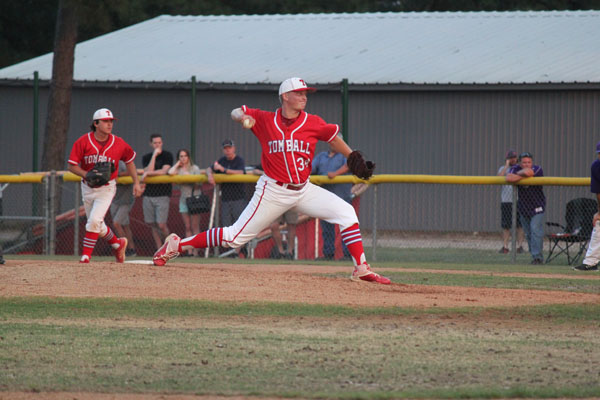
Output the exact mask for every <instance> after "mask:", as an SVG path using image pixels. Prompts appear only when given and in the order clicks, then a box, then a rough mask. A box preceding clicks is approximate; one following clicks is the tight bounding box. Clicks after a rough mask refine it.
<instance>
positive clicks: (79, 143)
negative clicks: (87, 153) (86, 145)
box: [67, 138, 83, 165]
mask: <svg viewBox="0 0 600 400" xmlns="http://www.w3.org/2000/svg"><path fill="white" fill-rule="evenodd" d="M82 156H83V140H81V138H79V139H77V140H76V141H75V143H73V148H72V149H71V155H69V160H68V161H67V162H68V163H69V164H71V165H79V164H80V163H81V157H82Z"/></svg>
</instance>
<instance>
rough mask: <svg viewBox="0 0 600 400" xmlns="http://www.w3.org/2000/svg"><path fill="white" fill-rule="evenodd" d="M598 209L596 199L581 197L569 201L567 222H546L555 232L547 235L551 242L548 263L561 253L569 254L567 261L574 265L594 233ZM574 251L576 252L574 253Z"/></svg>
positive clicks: (566, 215)
mask: <svg viewBox="0 0 600 400" xmlns="http://www.w3.org/2000/svg"><path fill="white" fill-rule="evenodd" d="M596 211H598V205H597V203H596V200H593V199H587V198H583V197H579V198H576V199H573V200H571V201H569V202H568V203H567V207H566V214H565V222H566V225H565V226H563V225H561V224H559V223H557V222H546V225H547V226H549V227H552V228H553V230H554V231H556V230H557V228H558V229H560V231H558V232H555V233H549V234H548V235H546V237H547V238H548V242H549V243H548V244H549V249H550V251H549V253H548V257H547V258H546V263H548V262H550V261H552V260H554V259H555V258H556V257H558V256H559V255H561V254H566V255H567V262H568V263H569V265H572V264H574V263H576V262H577V260H579V258H580V257H581V256H582V254H583V252H584V251H586V250H587V245H588V242H589V241H590V235H591V234H592V230H593V228H594V227H593V226H592V218H593V217H594V214H595V213H596ZM573 253H574V254H573Z"/></svg>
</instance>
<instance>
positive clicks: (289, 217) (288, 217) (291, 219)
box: [279, 210, 298, 224]
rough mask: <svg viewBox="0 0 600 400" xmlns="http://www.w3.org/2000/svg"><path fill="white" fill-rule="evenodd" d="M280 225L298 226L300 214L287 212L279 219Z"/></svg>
mask: <svg viewBox="0 0 600 400" xmlns="http://www.w3.org/2000/svg"><path fill="white" fill-rule="evenodd" d="M279 223H280V224H283V223H288V224H297V223H298V212H297V211H295V210H287V211H286V212H284V213H283V214H282V215H281V217H279Z"/></svg>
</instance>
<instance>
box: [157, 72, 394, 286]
mask: <svg viewBox="0 0 600 400" xmlns="http://www.w3.org/2000/svg"><path fill="white" fill-rule="evenodd" d="M314 91H315V89H314V88H311V87H308V86H307V85H306V82H304V80H302V79H300V78H289V79H286V80H285V81H283V82H282V83H281V85H280V86H279V100H280V102H281V107H280V108H278V109H277V110H275V111H274V112H273V111H263V110H259V109H256V108H249V107H247V106H245V105H244V106H241V107H240V108H236V109H234V110H233V111H232V112H231V118H232V119H233V120H234V121H236V122H238V123H240V124H241V125H242V126H243V127H244V128H245V129H251V130H252V133H253V134H254V135H255V136H256V138H257V139H258V140H259V142H260V145H261V147H262V156H261V164H262V169H263V170H264V174H263V175H262V176H261V177H260V179H259V180H258V182H257V184H256V189H255V192H254V196H253V197H252V199H251V200H250V203H249V204H248V205H247V206H246V208H245V209H244V212H242V215H241V216H240V217H239V218H238V220H237V221H236V222H235V223H234V224H233V225H231V226H228V227H224V228H214V229H210V230H208V231H206V232H202V233H200V234H198V235H195V236H192V237H188V238H185V239H180V238H179V237H178V236H177V235H175V234H171V235H169V237H168V238H167V240H166V241H165V243H164V244H163V246H162V247H161V248H160V249H159V250H158V251H157V252H156V253H155V254H154V258H153V261H154V264H155V265H164V264H165V263H166V262H167V261H168V260H170V259H171V258H173V257H176V256H177V255H178V254H179V253H180V252H181V251H183V250H187V249H191V248H206V247H213V246H224V247H231V248H237V247H240V246H242V245H244V244H245V243H247V242H248V241H250V240H251V239H253V238H254V237H255V236H257V235H258V234H259V233H260V232H261V231H262V230H263V229H265V228H267V227H268V226H269V225H270V224H271V223H272V222H273V221H274V220H276V219H277V218H279V217H280V216H281V215H282V214H283V213H285V212H286V211H288V210H292V209H293V210H295V211H297V212H299V213H302V214H306V215H309V216H311V217H314V218H319V219H323V220H325V221H327V222H329V223H332V224H338V225H339V226H340V231H341V236H342V240H343V242H344V244H345V245H346V247H347V248H348V250H349V251H350V254H351V257H352V260H353V262H354V271H353V272H352V275H351V276H350V279H352V280H353V281H358V282H363V281H366V282H376V283H380V284H389V283H390V280H389V279H388V278H386V277H383V276H381V275H379V274H377V273H375V272H373V271H372V270H371V268H370V266H369V264H368V263H367V260H366V257H365V254H364V251H363V244H362V237H361V233H360V229H359V227H358V217H357V216H356V212H355V211H354V208H353V207H352V205H350V204H349V203H347V202H345V201H344V200H342V199H341V198H340V197H338V196H336V195H335V194H334V193H332V192H330V191H328V190H325V189H323V188H322V187H320V186H317V185H314V184H312V183H311V182H310V181H309V179H308V178H309V175H310V173H311V163H312V160H313V157H314V154H315V147H316V144H317V142H318V141H323V142H327V143H329V144H330V146H331V148H332V149H334V150H335V151H337V152H339V153H342V154H343V155H344V157H346V158H347V157H348V156H349V155H350V153H352V149H351V148H350V147H349V146H348V145H347V144H346V142H344V140H343V139H342V137H341V136H339V135H338V133H339V131H340V127H339V126H338V125H337V124H328V123H326V122H325V121H324V120H323V119H322V118H321V117H319V116H316V115H311V114H309V113H307V112H305V111H304V109H305V108H306V103H307V93H310V92H314ZM370 164H371V165H372V166H374V165H373V164H372V163H370Z"/></svg>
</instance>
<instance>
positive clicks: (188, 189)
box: [168, 149, 204, 256]
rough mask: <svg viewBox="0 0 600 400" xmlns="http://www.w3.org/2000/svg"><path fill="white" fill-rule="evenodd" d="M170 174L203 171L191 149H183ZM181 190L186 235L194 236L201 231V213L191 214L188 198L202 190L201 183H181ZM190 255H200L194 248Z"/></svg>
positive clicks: (194, 173)
mask: <svg viewBox="0 0 600 400" xmlns="http://www.w3.org/2000/svg"><path fill="white" fill-rule="evenodd" d="M168 173H169V175H200V174H203V173H204V171H202V170H201V169H200V168H199V167H198V166H197V165H196V164H194V162H193V161H192V157H191V155H190V152H189V150H187V149H181V150H179V151H178V152H177V162H176V163H175V165H173V166H172V167H171V168H170V169H169V171H168ZM179 189H180V191H181V197H180V198H179V212H180V213H181V218H182V219H183V225H184V226H185V235H186V236H192V235H196V234H198V233H200V214H190V212H189V210H188V206H187V203H186V199H187V198H188V197H191V196H192V194H193V192H194V190H200V185H199V184H194V183H190V184H181V185H179ZM188 254H189V255H194V256H197V255H198V250H197V249H193V251H191V252H190V253H188Z"/></svg>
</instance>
